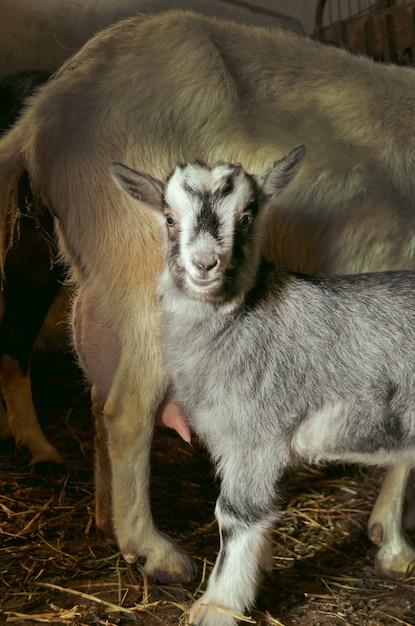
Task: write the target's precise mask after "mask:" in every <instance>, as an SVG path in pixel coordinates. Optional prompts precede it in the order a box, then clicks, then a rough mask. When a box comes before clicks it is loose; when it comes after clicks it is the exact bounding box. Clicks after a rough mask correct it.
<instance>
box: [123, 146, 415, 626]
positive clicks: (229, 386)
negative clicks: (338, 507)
mask: <svg viewBox="0 0 415 626" xmlns="http://www.w3.org/2000/svg"><path fill="white" fill-rule="evenodd" d="M303 156H304V147H303V146H299V147H297V148H295V149H294V150H293V151H292V152H290V154H288V155H287V156H286V157H284V158H282V159H280V160H279V161H277V162H276V163H275V164H274V166H273V167H272V168H271V169H270V170H269V171H267V172H265V173H264V174H263V175H262V176H260V177H256V178H254V177H252V176H249V175H248V174H247V173H246V172H245V171H244V170H243V168H242V167H241V166H239V165H229V164H219V165H216V166H215V167H213V168H209V167H207V166H206V165H204V164H202V163H191V164H186V165H183V166H179V167H177V168H176V170H175V171H174V173H173V174H172V176H171V177H170V178H169V179H168V181H167V183H166V185H165V186H164V185H163V184H162V183H160V182H159V181H155V180H154V179H153V178H150V177H148V176H143V175H142V174H139V173H137V172H134V171H132V170H130V169H128V168H125V167H124V166H122V165H119V164H113V165H112V173H113V175H114V177H115V178H116V180H117V181H118V183H119V184H120V185H121V186H122V187H123V188H124V189H125V190H127V192H128V193H130V194H131V195H133V196H135V197H136V198H138V199H140V200H142V201H148V202H149V203H150V204H153V205H155V206H156V207H158V208H160V206H162V207H163V212H164V220H163V221H164V224H165V229H166V230H167V266H166V269H165V271H164V274H163V276H162V278H161V281H160V287H159V294H160V299H161V305H162V312H163V328H164V333H165V349H166V358H167V365H168V371H169V374H170V376H171V378H172V381H173V384H174V388H175V393H176V397H177V400H178V402H179V403H180V406H181V408H182V411H183V412H184V414H185V415H186V417H187V419H188V420H189V423H190V425H191V427H192V428H193V429H194V431H195V432H196V433H197V434H198V435H199V436H200V438H201V439H202V441H203V442H204V443H205V444H206V445H207V447H208V449H209V451H210V453H211V455H212V457H213V459H214V461H215V464H216V467H217V470H218V473H219V475H220V478H221V491H220V495H219V498H218V501H217V503H216V517H217V520H218V524H219V529H220V535H221V547H220V552H219V555H218V558H217V560H216V564H215V567H214V569H213V571H212V574H211V576H210V578H209V582H208V585H207V590H206V592H205V593H204V594H203V596H202V597H201V598H200V600H199V601H198V602H197V603H196V604H195V605H194V606H193V607H192V610H191V617H190V623H193V624H198V625H203V626H213V625H215V626H230V625H233V624H235V623H236V621H235V620H236V619H237V618H236V617H235V614H238V613H239V614H240V613H241V612H243V611H244V610H245V609H247V608H248V607H250V606H251V605H252V603H253V601H254V597H255V592H256V586H257V578H258V571H259V569H260V567H261V566H262V565H264V556H265V554H266V552H267V547H268V544H267V535H268V533H269V530H270V528H271V527H272V525H273V523H274V521H275V513H274V510H275V509H274V504H275V501H276V499H277V498H278V495H279V481H280V480H281V477H282V475H283V473H284V471H285V470H286V469H287V468H288V467H290V466H293V465H294V464H295V463H297V462H298V461H304V460H305V461H310V462H316V461H342V462H358V463H364V464H380V465H389V464H393V463H400V462H402V461H403V460H406V461H407V462H410V463H412V462H413V460H414V458H415V456H414V454H415V306H414V305H415V297H414V294H415V273H412V272H384V273H378V274H360V275H353V276H305V275H301V274H296V273H289V272H286V271H283V270H281V269H279V268H278V267H276V266H275V265H273V264H271V263H270V262H268V261H267V260H265V259H264V258H262V257H261V254H260V250H261V239H262V233H263V231H264V229H265V228H266V225H267V212H268V211H270V210H271V209H269V206H270V204H269V202H270V201H271V200H273V199H274V198H275V196H276V195H277V194H279V193H281V192H282V191H283V189H284V188H285V187H286V185H287V184H288V183H289V181H290V180H291V179H292V178H293V177H294V175H295V174H296V172H297V170H298V169H299V167H300V164H301V162H302V160H303ZM159 214H160V215H162V213H161V212H160V211H159ZM414 465H415V463H414ZM214 607H216V608H214ZM218 608H219V610H218ZM224 610H225V612H224ZM232 614H233V615H232Z"/></svg>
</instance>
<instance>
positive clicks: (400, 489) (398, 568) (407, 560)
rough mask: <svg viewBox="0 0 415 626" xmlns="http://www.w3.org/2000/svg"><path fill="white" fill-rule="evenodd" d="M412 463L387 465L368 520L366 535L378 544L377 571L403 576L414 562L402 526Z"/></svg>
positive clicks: (383, 573) (412, 549)
mask: <svg viewBox="0 0 415 626" xmlns="http://www.w3.org/2000/svg"><path fill="white" fill-rule="evenodd" d="M411 469H412V465H408V464H405V463H400V464H398V465H394V466H392V467H390V468H389V469H388V470H387V472H386V475H385V477H384V479H383V483H382V487H381V490H380V492H379V495H378V498H377V500H376V503H375V506H374V507H373V511H372V514H371V516H370V518H369V523H368V535H369V538H370V539H371V540H372V541H373V543H375V544H376V545H377V546H379V550H378V552H377V554H376V569H377V571H378V573H380V574H382V575H384V576H388V577H393V578H403V577H404V576H405V575H406V574H408V573H410V571H411V569H413V568H414V566H415V550H414V548H413V547H412V546H411V545H410V544H409V543H408V540H407V539H406V537H405V533H404V530H403V507H404V499H405V492H406V489H407V484H408V480H409V477H410V473H411Z"/></svg>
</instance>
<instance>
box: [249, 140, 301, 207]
mask: <svg viewBox="0 0 415 626" xmlns="http://www.w3.org/2000/svg"><path fill="white" fill-rule="evenodd" d="M304 155H305V146H304V145H303V144H301V145H299V146H297V147H296V148H294V149H293V150H291V152H289V153H288V154H287V155H285V156H284V157H282V158H281V159H278V161H275V163H274V165H273V166H272V167H271V169H269V170H267V171H266V172H264V174H262V175H261V176H259V177H258V179H257V182H258V184H259V187H260V189H261V191H262V193H263V194H264V196H265V197H266V198H267V199H268V200H271V199H272V198H273V197H274V196H277V195H278V194H279V193H281V191H282V190H283V189H284V188H285V187H286V186H287V185H288V183H289V182H290V181H291V180H292V179H293V178H294V176H295V175H296V174H297V172H298V170H299V169H300V166H301V163H302V162H303V159H304Z"/></svg>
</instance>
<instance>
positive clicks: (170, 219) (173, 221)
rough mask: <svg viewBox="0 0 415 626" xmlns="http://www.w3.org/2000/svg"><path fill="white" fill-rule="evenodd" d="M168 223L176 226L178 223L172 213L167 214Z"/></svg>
mask: <svg viewBox="0 0 415 626" xmlns="http://www.w3.org/2000/svg"><path fill="white" fill-rule="evenodd" d="M166 223H167V226H174V225H175V223H176V220H175V219H174V217H173V215H172V214H171V213H167V215H166Z"/></svg>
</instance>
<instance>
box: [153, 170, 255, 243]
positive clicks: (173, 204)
mask: <svg viewBox="0 0 415 626" xmlns="http://www.w3.org/2000/svg"><path fill="white" fill-rule="evenodd" d="M221 191H223V194H222V195H221ZM206 197H210V198H211V199H212V202H211V204H212V205H213V206H214V209H215V212H216V213H217V215H218V217H219V221H220V224H221V235H222V237H223V235H224V233H230V234H232V232H233V224H234V220H235V217H236V219H238V217H240V216H241V215H242V213H243V211H244V209H245V207H246V206H247V205H248V204H249V202H250V201H251V200H252V199H253V195H252V184H251V181H250V179H249V178H248V176H247V175H246V174H245V173H244V172H243V170H242V169H241V168H240V167H238V166H232V165H225V164H224V165H217V166H216V167H214V168H213V169H209V168H207V167H205V166H202V165H200V164H197V163H193V164H188V165H186V166H185V167H178V168H177V169H176V170H175V172H174V174H173V175H172V176H171V178H170V179H169V181H168V183H167V185H166V189H165V201H166V203H167V205H168V206H169V207H170V208H171V209H172V211H173V213H174V215H175V216H176V218H177V219H178V220H179V222H180V227H181V229H182V231H183V230H184V231H187V232H188V233H190V232H192V231H193V230H194V228H195V226H196V223H197V221H196V218H197V217H198V216H199V214H200V211H201V209H202V203H203V201H205V202H206ZM235 208H236V209H237V210H236V212H235ZM222 228H223V230H222ZM227 238H228V237H226V239H227Z"/></svg>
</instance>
